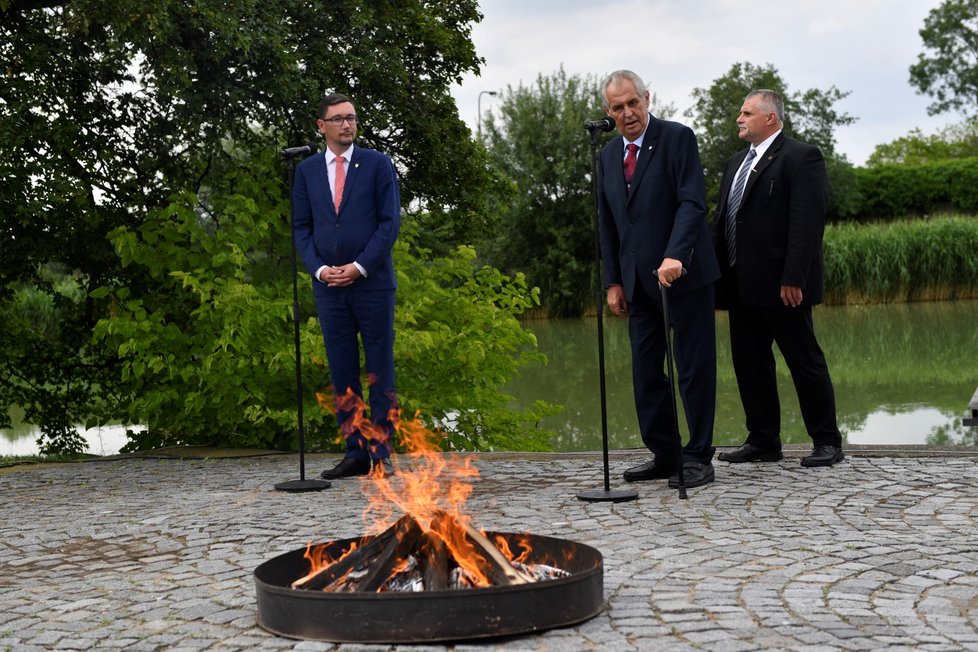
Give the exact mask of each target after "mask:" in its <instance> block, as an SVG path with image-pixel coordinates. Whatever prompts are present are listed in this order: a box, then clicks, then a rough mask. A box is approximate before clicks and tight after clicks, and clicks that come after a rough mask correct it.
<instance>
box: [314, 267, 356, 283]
mask: <svg viewBox="0 0 978 652" xmlns="http://www.w3.org/2000/svg"><path fill="white" fill-rule="evenodd" d="M358 278H360V270H358V269H357V266H356V265H354V264H353V263H347V264H346V265H336V266H335V267H326V268H325V269H323V271H322V273H321V274H320V275H319V280H321V281H322V282H323V283H325V284H326V285H328V286H329V287H331V288H337V287H345V286H347V285H350V284H352V283H353V282H354V281H355V280H357V279H358Z"/></svg>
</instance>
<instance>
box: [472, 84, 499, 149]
mask: <svg viewBox="0 0 978 652" xmlns="http://www.w3.org/2000/svg"><path fill="white" fill-rule="evenodd" d="M483 95H492V96H493V97H496V96H497V95H499V92H498V91H479V97H478V99H477V100H476V102H475V103H476V111H478V112H479V116H478V118H477V121H476V124H477V125H478V127H477V128H478V130H479V140H482V96H483Z"/></svg>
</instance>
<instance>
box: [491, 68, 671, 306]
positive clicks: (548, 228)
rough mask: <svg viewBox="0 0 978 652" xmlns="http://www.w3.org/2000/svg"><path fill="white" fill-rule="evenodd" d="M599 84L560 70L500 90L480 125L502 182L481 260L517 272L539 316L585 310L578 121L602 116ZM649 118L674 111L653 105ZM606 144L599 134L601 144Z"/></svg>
mask: <svg viewBox="0 0 978 652" xmlns="http://www.w3.org/2000/svg"><path fill="white" fill-rule="evenodd" d="M600 83H601V82H600V80H599V79H597V78H596V77H594V76H590V75H589V76H586V77H580V76H578V75H567V73H566V72H564V70H563V68H561V69H560V70H558V71H556V72H555V73H553V74H552V75H549V76H544V75H540V76H538V77H537V80H536V83H535V84H534V85H533V86H529V87H527V86H523V85H522V84H521V85H520V86H518V87H516V88H513V87H512V86H510V87H507V89H506V91H505V93H504V96H503V99H502V102H501V103H500V104H499V105H498V108H497V109H496V111H498V117H497V114H496V111H493V112H491V113H489V114H488V116H487V118H486V120H485V121H484V123H483V132H484V133H485V140H486V146H487V148H488V150H489V156H490V160H491V161H492V162H493V164H494V165H495V166H496V167H497V168H498V169H499V170H501V171H502V173H503V174H504V175H505V176H506V177H507V178H508V179H509V180H510V182H511V184H512V189H513V190H512V191H511V192H510V193H509V194H508V195H506V196H505V197H504V202H505V203H504V205H503V206H502V207H501V208H500V213H501V215H502V217H501V220H502V223H503V224H504V225H505V228H500V229H498V230H497V232H496V234H495V237H494V238H493V239H492V240H491V241H490V242H489V243H488V245H487V247H486V249H485V253H486V256H487V258H488V260H489V262H491V263H492V264H494V265H497V266H499V267H501V268H503V269H506V270H510V271H520V272H525V273H526V276H527V279H528V281H529V283H530V284H531V285H535V286H538V287H540V296H541V302H542V304H543V306H544V307H545V308H546V309H547V311H548V312H549V313H550V314H551V315H553V316H557V317H577V316H580V315H581V314H582V313H583V312H584V311H585V309H586V307H587V306H589V305H591V304H592V303H593V301H592V300H593V297H594V283H595V258H594V251H595V250H594V237H595V236H594V222H593V219H594V217H593V215H594V198H593V195H592V191H591V149H590V145H589V142H590V141H589V138H588V136H587V132H585V131H584V129H583V125H584V121H585V120H588V119H591V118H596V117H599V116H603V115H604V111H603V109H602V108H601V105H602V100H601V93H602V90H601V88H600ZM652 111H653V113H655V114H656V115H659V116H660V117H668V116H669V115H670V114H671V112H672V111H674V109H673V108H672V107H670V106H663V105H661V104H660V103H659V101H658V98H653V108H652ZM609 138H610V136H609V135H607V134H603V135H602V143H603V142H606V141H607V140H608V139H609Z"/></svg>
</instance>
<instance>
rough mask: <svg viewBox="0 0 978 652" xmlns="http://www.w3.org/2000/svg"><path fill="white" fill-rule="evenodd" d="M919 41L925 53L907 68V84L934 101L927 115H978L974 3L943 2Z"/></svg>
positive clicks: (977, 9) (965, 0)
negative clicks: (955, 113) (950, 113)
mask: <svg viewBox="0 0 978 652" xmlns="http://www.w3.org/2000/svg"><path fill="white" fill-rule="evenodd" d="M920 38H921V40H922V41H923V42H924V49H925V51H924V52H923V53H921V54H919V55H918V56H917V63H915V64H914V65H912V66H910V84H911V85H912V86H914V87H916V88H917V90H918V92H920V93H923V94H927V95H930V96H931V97H933V98H934V102H933V103H932V104H931V105H930V106H929V107H927V112H928V113H929V114H931V115H934V114H937V113H944V112H947V111H952V110H960V111H962V112H964V113H966V114H968V115H972V116H974V115H976V114H978V0H944V2H942V3H941V4H940V6H938V7H935V8H934V9H931V10H930V13H929V14H927V18H925V19H924V26H923V28H921V30H920Z"/></svg>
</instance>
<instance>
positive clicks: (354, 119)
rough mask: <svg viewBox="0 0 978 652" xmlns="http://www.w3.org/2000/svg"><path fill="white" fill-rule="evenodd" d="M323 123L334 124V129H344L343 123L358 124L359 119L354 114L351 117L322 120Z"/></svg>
mask: <svg viewBox="0 0 978 652" xmlns="http://www.w3.org/2000/svg"><path fill="white" fill-rule="evenodd" d="M322 121H323V122H332V123H333V126H334V127H342V126H343V122H349V123H350V124H351V125H355V124H356V123H357V117H356V116H355V115H353V114H352V113H351V114H350V115H334V116H333V117H332V118H322Z"/></svg>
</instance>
